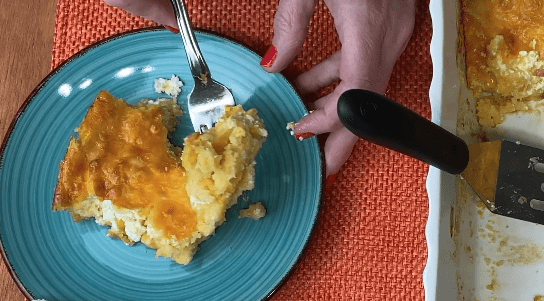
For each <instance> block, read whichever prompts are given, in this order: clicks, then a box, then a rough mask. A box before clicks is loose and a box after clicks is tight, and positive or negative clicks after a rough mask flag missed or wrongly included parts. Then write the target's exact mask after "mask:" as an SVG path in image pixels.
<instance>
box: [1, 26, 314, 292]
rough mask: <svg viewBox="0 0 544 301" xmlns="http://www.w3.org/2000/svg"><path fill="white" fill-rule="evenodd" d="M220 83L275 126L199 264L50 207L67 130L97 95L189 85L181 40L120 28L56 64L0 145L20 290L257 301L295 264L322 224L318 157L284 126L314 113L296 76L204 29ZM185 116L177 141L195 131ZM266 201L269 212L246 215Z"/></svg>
mask: <svg viewBox="0 0 544 301" xmlns="http://www.w3.org/2000/svg"><path fill="white" fill-rule="evenodd" d="M197 39H198V42H199V44H200V48H201V50H202V52H203V54H204V57H205V58H206V61H207V63H208V65H209V67H210V70H211V74H212V76H214V78H216V79H217V80H218V81H219V82H221V83H223V84H225V85H226V86H228V87H230V88H231V89H232V92H233V94H234V96H235V98H236V100H237V102H238V103H240V104H242V105H243V106H244V107H245V108H246V109H248V108H256V109H257V110H258V111H259V116H260V117H261V118H262V119H263V120H264V121H265V124H266V127H267V130H268V131H269V137H268V140H267V141H266V142H265V143H264V145H263V148H262V149H261V151H260V152H259V154H258V156H257V159H256V160H257V165H256V183H255V189H254V190H252V191H250V192H248V193H246V195H245V196H244V197H240V199H239V200H238V204H237V205H235V206H234V207H232V208H231V209H230V210H229V211H228V213H227V221H226V223H225V224H223V225H222V226H220V227H219V228H218V229H217V231H216V234H215V235H214V236H213V237H212V238H210V239H208V240H207V241H205V242H204V243H202V244H201V245H200V249H199V251H198V252H197V254H196V255H195V257H194V259H193V261H192V262H191V263H190V264H189V265H187V266H183V265H179V264H177V263H175V262H173V261H172V260H170V259H165V258H155V251H154V250H152V249H150V248H148V247H146V246H145V245H143V244H136V245H134V246H126V245H125V244H124V243H123V242H122V241H120V240H117V239H111V238H108V237H107V236H106V231H107V229H106V227H102V226H99V225H98V224H96V223H95V222H94V220H88V221H83V222H81V223H75V222H73V221H72V220H71V218H70V216H69V214H68V213H66V212H52V211H51V202H52V198H53V191H54V188H55V184H56V180H57V173H58V166H59V163H60V161H61V160H62V158H63V157H64V154H65V152H66V147H67V146H68V141H69V138H70V136H71V135H72V134H73V133H74V128H76V127H77V126H78V125H79V124H80V123H81V121H82V120H83V117H84V116H85V113H86V112H87V109H88V108H89V106H90V105H91V103H92V101H93V100H94V98H95V96H96V95H97V93H98V91H99V90H109V91H110V92H111V93H112V94H113V95H114V96H116V97H120V98H124V99H125V100H126V101H127V102H129V103H136V102H138V101H139V100H140V99H142V98H158V97H161V95H159V94H157V93H155V92H154V87H153V83H154V80H155V79H156V78H161V77H162V78H170V77H171V76H172V74H176V75H177V76H179V77H180V78H181V80H182V81H183V82H184V84H185V86H184V87H183V90H182V94H181V95H180V96H179V98H178V99H179V102H180V104H181V105H182V107H184V109H186V104H185V102H186V99H187V95H188V93H189V91H190V90H191V89H192V86H193V81H192V77H191V75H190V73H189V67H188V63H187V59H186V57H185V51H184V49H183V44H182V41H181V37H180V36H179V35H174V34H172V33H170V32H169V31H167V30H162V29H158V28H152V29H145V30H138V31H133V32H129V33H126V34H122V35H118V36H115V37H113V38H110V39H108V40H105V41H102V42H100V43H97V44H95V45H93V46H90V47H88V48H86V49H85V50H83V51H81V52H79V53H78V54H76V55H75V56H74V57H72V58H71V59H69V60H68V61H67V62H66V63H64V64H63V65H62V66H60V67H59V68H57V69H56V70H54V71H53V72H52V73H51V74H50V75H49V76H48V77H47V78H46V79H44V81H43V82H42V83H41V84H40V85H39V86H38V87H37V88H36V90H35V91H34V92H33V93H32V95H31V96H30V97H29V98H28V99H27V101H26V102H25V104H24V105H23V107H22V108H21V110H20V111H19V113H18V115H17V117H16V119H15V121H14V122H13V123H12V126H11V128H10V130H9V131H8V134H7V135H6V138H5V139H4V141H3V144H2V148H1V149H0V243H1V244H0V247H1V249H2V255H3V257H4V260H5V262H6V264H7V265H8V267H9V269H10V271H11V274H12V276H13V278H14V279H15V281H16V283H17V284H18V285H19V287H20V288H21V291H22V292H23V293H24V294H25V295H26V296H27V297H28V298H31V299H46V300H49V301H51V300H260V299H266V298H267V297H269V296H270V295H271V294H273V293H274V291H276V290H277V288H278V287H279V286H280V285H281V284H282V283H283V282H284V281H285V279H286V278H287V277H288V275H289V274H290V272H291V271H292V270H293V269H294V267H295V266H296V263H297V261H298V260H299V259H300V257H301V256H302V253H303V252H304V249H305V247H306V245H307V244H308V241H309V239H310V236H311V233H312V229H313V228H314V226H315V224H316V219H317V215H318V211H319V204H320V198H321V191H322V164H323V163H322V158H321V154H320V151H319V147H318V144H317V141H316V139H315V138H310V139H308V140H305V141H302V142H299V141H295V139H294V138H293V137H292V136H291V135H290V134H289V131H287V130H286V129H285V126H286V124H287V122H290V121H296V120H298V119H299V118H301V117H302V116H303V115H304V114H305V113H306V109H305V107H304V105H303V104H302V102H301V100H300V99H299V97H298V96H297V94H296V93H295V91H294V90H293V88H292V87H291V85H289V83H288V82H287V81H286V80H285V79H284V78H283V77H282V76H281V75H279V74H269V73H266V72H265V71H263V70H262V69H261V68H260V66H259V61H260V57H259V56H258V55H256V54H255V53H253V52H251V51H249V50H247V49H246V48H244V47H242V46H240V45H239V44H236V43H232V42H230V41H228V40H225V39H223V38H220V37H217V36H214V35H210V34H204V33H197ZM191 129H192V126H191V122H190V120H189V117H188V114H187V115H183V116H181V117H180V125H179V126H178V129H177V130H176V132H175V133H174V135H173V136H172V140H173V142H174V144H178V145H180V144H181V142H182V139H183V137H185V136H186V135H188V134H189V133H190V132H191V131H192V130H191ZM257 201H261V202H263V204H264V205H265V206H266V207H267V209H268V213H267V215H266V216H265V217H264V218H263V219H261V220H259V221H254V220H251V219H238V212H239V210H240V209H242V208H243V207H246V206H248V205H249V204H250V203H252V202H257Z"/></svg>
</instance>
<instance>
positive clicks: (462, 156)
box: [337, 89, 544, 225]
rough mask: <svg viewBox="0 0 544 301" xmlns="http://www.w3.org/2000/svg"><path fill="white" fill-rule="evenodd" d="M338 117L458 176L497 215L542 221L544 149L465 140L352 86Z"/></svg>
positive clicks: (371, 138) (378, 141)
mask: <svg viewBox="0 0 544 301" xmlns="http://www.w3.org/2000/svg"><path fill="white" fill-rule="evenodd" d="M337 109H338V116H339V117H340V120H341V121H342V123H343V124H344V126H345V127H346V128H347V129H348V130H350V131H351V132H353V133H354V134H355V135H357V136H359V137H361V138H363V139H365V140H368V141H371V142H373V143H376V144H379V145H381V146H384V147H387V148H389V149H391V150H395V151H398V152H400V153H403V154H406V155H408V156H411V157H413V158H416V159H419V160H421V161H424V162H426V163H428V164H430V165H432V166H435V167H437V168H439V169H441V170H443V171H446V172H448V173H450V174H460V175H461V176H462V177H463V178H464V179H465V180H466V181H467V182H468V184H469V185H470V186H471V187H472V188H473V189H474V191H475V192H476V194H477V195H478V197H480V199H481V200H482V201H483V203H484V204H485V205H486V206H487V208H488V209H489V210H490V211H491V212H493V213H496V214H500V215H503V216H507V217H511V218H515V219H519V220H525V221H528V222H533V223H538V224H543V225H544V150H541V149H537V148H534V147H530V146H527V145H522V144H520V143H517V142H510V141H500V140H498V141H491V142H482V143H477V144H472V145H470V146H467V144H466V143H465V142H464V141H463V140H462V139H461V138H459V137H457V136H455V135H453V134H452V133H450V132H448V131H447V130H445V129H443V128H441V127H440V126H438V125H436V124H434V123H433V122H431V121H430V120H427V119H426V118H424V117H422V116H421V115H419V114H417V113H415V112H413V111H411V110H410V109H408V108H406V107H404V106H402V105H400V104H398V103H396V102H394V101H392V100H390V99H388V98H386V97H385V96H382V95H380V94H377V93H374V92H371V91H366V90H358V89H354V90H348V91H346V92H344V93H343V94H342V95H341V96H340V98H339V100H338V107H337Z"/></svg>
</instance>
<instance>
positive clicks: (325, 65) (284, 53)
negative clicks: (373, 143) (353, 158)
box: [105, 0, 415, 185]
mask: <svg viewBox="0 0 544 301" xmlns="http://www.w3.org/2000/svg"><path fill="white" fill-rule="evenodd" d="M105 1H106V2H107V3H108V4H110V5H113V6H117V7H119V8H121V9H123V10H126V11H128V12H131V13H133V14H136V15H140V16H143V17H145V18H147V19H150V20H154V21H156V22H158V23H160V24H163V25H167V26H170V27H173V28H177V22H176V19H175V15H174V13H173V9H172V5H171V2H170V1H169V0H154V1H149V0H105ZM324 2H325V4H326V5H327V7H328V9H329V10H330V12H331V15H332V16H333V18H334V24H335V27H336V30H337V32H338V36H339V38H340V42H341V43H342V48H341V49H340V50H339V51H338V52H336V53H334V54H333V55H332V56H331V57H329V58H328V59H326V60H324V61H323V62H321V63H319V64H318V65H316V66H314V67H313V68H312V69H310V70H309V71H307V72H305V73H303V74H302V75H300V76H299V77H298V78H297V80H296V83H295V84H296V86H297V88H298V89H299V91H300V92H301V93H302V94H306V93H310V92H314V91H316V90H318V89H319V88H321V87H325V86H328V85H329V84H331V83H333V82H335V81H336V80H340V84H339V85H338V86H337V87H336V89H335V90H334V91H333V92H332V93H331V94H329V95H326V96H324V97H322V98H320V99H318V100H317V101H316V102H315V103H314V104H313V109H314V111H313V112H312V113H310V114H309V115H307V116H305V117H304V118H302V119H301V120H300V121H299V122H298V123H297V124H296V126H295V129H294V132H295V135H296V137H297V138H299V137H300V138H307V137H310V136H313V135H318V134H322V133H330V135H329V137H328V138H327V141H326V142H325V161H326V176H327V184H328V185H329V184H331V183H332V182H334V178H335V177H336V174H337V173H338V171H339V170H340V168H341V167H342V165H343V164H344V163H345V162H346V161H347V159H348V158H349V155H350V154H351V152H352V150H353V146H354V145H355V143H356V142H357V140H358V138H357V137H356V136H355V135H353V134H352V133H351V132H349V131H348V130H347V129H346V128H345V127H344V126H343V125H342V123H341V122H340V119H339V118H338V114H337V112H336V104H337V102H338V98H339V96H340V95H341V94H342V93H343V92H344V91H346V90H349V89H366V90H370V91H374V92H377V93H380V94H383V93H385V89H386V87H387V84H388V82H389V78H390V76H391V72H392V70H393V67H394V65H395V62H396V61H397V59H398V58H399V56H400V54H401V53H402V51H404V48H405V47H406V44H407V43H408V40H409V39H410V36H411V34H412V29H413V27H414V22H415V0H324ZM315 3H316V1H315V0H280V3H279V6H278V10H277V12H276V15H275V18H274V38H273V40H272V46H271V47H270V49H269V50H268V51H267V53H266V54H265V55H264V57H263V60H262V61H261V65H262V66H263V68H264V69H265V70H266V71H268V72H280V71H282V70H283V69H284V68H285V67H287V65H288V64H289V63H290V62H291V61H292V60H293V58H294V57H295V56H296V55H297V53H298V52H299V51H300V49H301V47H302V43H303V42H304V38H305V36H306V32H307V27H308V23H309V21H310V18H311V16H312V14H313V10H314V7H315Z"/></svg>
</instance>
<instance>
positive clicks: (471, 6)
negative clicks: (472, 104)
mask: <svg viewBox="0 0 544 301" xmlns="http://www.w3.org/2000/svg"><path fill="white" fill-rule="evenodd" d="M543 15H544V1H542V0H461V25H462V28H463V35H462V37H463V43H464V51H465V64H466V70H465V72H466V74H465V75H466V80H467V85H468V87H469V89H471V90H472V91H473V92H474V95H475V98H476V99H477V102H478V117H479V120H480V123H481V124H482V125H485V126H495V125H497V124H499V123H501V122H502V115H503V114H507V113H512V112H516V111H523V110H527V109H528V107H527V106H526V104H525V103H524V102H526V101H530V100H536V99H540V98H541V97H542V94H543V92H544V84H543V82H542V76H543V75H544V69H543V68H542V66H544V65H543V63H542V62H540V60H541V59H542V57H541V56H542V53H543V52H542V51H543V50H544V26H543V25H544V19H543V18H542V16H543Z"/></svg>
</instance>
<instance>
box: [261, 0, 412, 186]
mask: <svg viewBox="0 0 544 301" xmlns="http://www.w3.org/2000/svg"><path fill="white" fill-rule="evenodd" d="M324 2H325V4H326V5H327V7H328V9H329V11H330V12H331V15H332V17H333V18H334V24H335V27H336V30H337V33H338V36H339V39H340V42H341V43H342V48H341V49H340V50H339V51H338V52H336V53H334V54H333V55H332V56H331V57H329V58H328V59H326V60H324V61H323V62H321V63H319V64H318V65H316V66H314V67H313V68H312V69H310V70H309V71H307V72H305V73H303V74H302V75H300V76H299V77H298V78H297V79H296V82H295V85H296V86H297V88H298V90H299V91H300V92H301V93H302V94H307V93H310V92H315V91H316V90H318V89H319V88H321V87H325V86H328V85H329V84H332V83H333V82H335V81H336V80H340V83H339V85H338V86H337V87H336V88H335V90H334V91H333V92H332V93H331V94H329V95H326V96H324V97H322V98H320V99H318V100H317V101H316V102H315V103H314V104H313V109H314V111H313V112H311V113H310V114H309V115H307V116H305V117H303V118H302V119H301V120H300V121H299V122H298V123H297V124H296V125H295V128H294V133H295V137H296V138H297V139H299V138H308V137H311V136H313V135H318V134H322V133H330V135H329V137H328V138H327V141H326V142H325V149H324V150H325V161H326V171H325V172H326V176H327V186H329V187H327V188H328V189H330V185H331V184H332V183H333V182H334V180H335V178H336V174H337V173H338V171H339V170H340V168H341V167H342V165H343V164H344V163H345V162H346V161H347V159H348V158H349V156H350V154H351V152H352V150H353V147H354V145H355V143H356V142H357V140H358V138H357V137H356V136H355V135H354V134H352V133H351V132H350V131H349V130H347V129H346V128H345V127H344V126H343V125H342V123H341V122H340V119H339V118H338V114H337V112H336V105H337V102H338V98H339V97H340V95H341V94H342V93H343V92H345V91H346V90H349V89H365V90H370V91H374V92H376V93H380V94H384V93H385V89H386V88H387V84H388V82H389V78H390V76H391V72H392V70H393V67H394V65H395V62H396V61H397V59H398V58H399V56H400V55H401V53H402V52H403V51H404V48H405V47H406V45H407V43H408V40H409V39H410V36H411V34H412V29H413V27H414V22H415V0H400V1H399V0H324ZM314 7H315V1H314V0H280V4H279V7H278V10H277V12H276V15H275V17H274V38H273V39H272V46H271V47H270V49H269V50H268V51H267V53H266V54H265V55H264V57H263V60H262V61H261V65H262V66H263V68H264V69H265V70H266V71H268V72H279V71H281V70H283V69H284V68H285V67H287V65H288V64H289V63H290V62H291V61H292V60H293V58H294V57H295V56H296V55H297V53H298V52H299V51H300V49H301V47H302V44H303V42H304V38H305V36H306V31H307V26H308V23H309V21H310V18H311V16H312V14H313V10H314Z"/></svg>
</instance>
